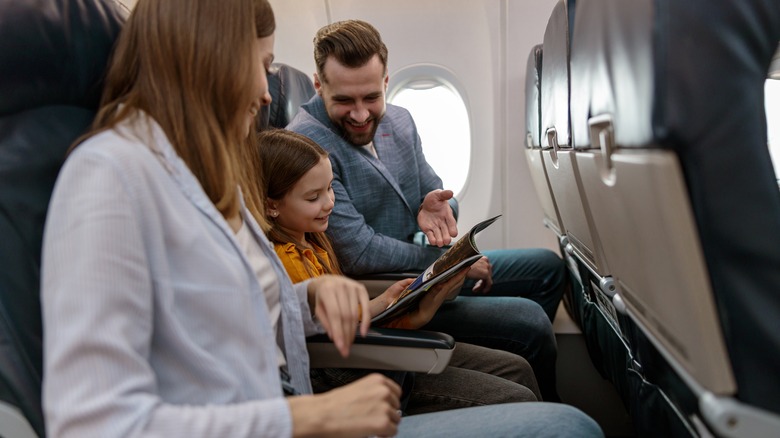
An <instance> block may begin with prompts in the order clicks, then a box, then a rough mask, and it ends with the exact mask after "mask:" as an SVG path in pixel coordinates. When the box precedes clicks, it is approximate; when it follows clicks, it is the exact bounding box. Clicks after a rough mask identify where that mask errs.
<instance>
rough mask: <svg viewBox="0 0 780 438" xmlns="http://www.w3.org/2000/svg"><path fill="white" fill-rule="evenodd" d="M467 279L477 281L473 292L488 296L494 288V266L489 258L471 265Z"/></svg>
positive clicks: (483, 258)
mask: <svg viewBox="0 0 780 438" xmlns="http://www.w3.org/2000/svg"><path fill="white" fill-rule="evenodd" d="M466 278H471V279H474V280H477V282H476V284H474V287H472V288H471V290H473V291H474V292H481V293H483V294H486V293H488V292H490V289H492V288H493V265H491V264H490V261H489V260H488V258H487V257H482V258H481V259H479V260H477V261H476V262H475V263H474V264H473V265H471V267H470V268H469V272H468V274H466Z"/></svg>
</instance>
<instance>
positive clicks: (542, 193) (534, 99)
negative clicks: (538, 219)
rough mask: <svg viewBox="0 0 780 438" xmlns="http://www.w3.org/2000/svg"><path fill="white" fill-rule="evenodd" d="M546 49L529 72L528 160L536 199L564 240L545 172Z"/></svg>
mask: <svg viewBox="0 0 780 438" xmlns="http://www.w3.org/2000/svg"><path fill="white" fill-rule="evenodd" d="M542 47H543V46H542V45H541V44H537V45H536V46H534V47H533V48H532V49H531V53H529V55H528V62H527V63H526V70H525V103H526V105H525V106H526V108H525V126H526V144H525V146H526V149H525V157H526V161H527V162H528V168H529V170H530V173H531V182H532V183H533V185H534V190H535V192H536V196H537V197H538V198H539V202H540V204H541V206H542V212H543V213H544V225H545V226H546V227H547V228H549V229H550V230H552V232H553V233H555V235H556V236H557V237H558V238H559V239H560V238H561V237H562V233H561V229H562V227H561V225H560V224H561V219H560V215H559V213H558V207H557V206H556V205H555V199H554V198H553V194H552V189H551V188H550V182H549V180H548V178H547V170H546V169H545V168H544V161H543V158H542V144H541V134H540V133H541V129H542V128H541V120H542V118H541V112H542V101H541V81H542V56H543V53H542Z"/></svg>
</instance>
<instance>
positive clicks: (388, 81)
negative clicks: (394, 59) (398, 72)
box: [385, 74, 390, 92]
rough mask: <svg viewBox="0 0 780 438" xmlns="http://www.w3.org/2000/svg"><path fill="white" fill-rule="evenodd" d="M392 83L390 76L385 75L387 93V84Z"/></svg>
mask: <svg viewBox="0 0 780 438" xmlns="http://www.w3.org/2000/svg"><path fill="white" fill-rule="evenodd" d="M388 83H390V75H387V74H386V75H385V92H387V84H388Z"/></svg>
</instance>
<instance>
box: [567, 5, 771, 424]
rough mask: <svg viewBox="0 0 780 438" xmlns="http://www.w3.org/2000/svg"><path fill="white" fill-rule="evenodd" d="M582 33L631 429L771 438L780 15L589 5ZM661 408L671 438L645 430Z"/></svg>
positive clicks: (578, 137)
mask: <svg viewBox="0 0 780 438" xmlns="http://www.w3.org/2000/svg"><path fill="white" fill-rule="evenodd" d="M702 11H706V13H702ZM575 20H576V24H575V33H574V36H573V41H572V52H571V77H572V97H571V111H572V133H573V137H574V140H573V143H574V146H575V148H577V149H578V150H579V149H582V150H583V151H584V152H585V151H587V152H586V153H583V155H582V159H580V157H578V164H579V168H580V172H581V177H582V183H583V188H584V190H585V193H586V195H587V199H588V202H589V203H590V205H591V212H592V213H593V219H594V224H595V227H596V229H597V231H598V235H599V237H600V239H601V243H602V245H603V251H604V253H605V256H606V258H607V259H608V260H609V262H610V268H611V271H612V274H613V277H614V282H615V285H616V286H617V293H616V297H619V300H618V301H619V302H621V303H622V304H623V305H624V312H625V314H627V316H628V317H629V318H630V320H631V321H632V322H633V323H634V327H631V330H629V331H627V333H626V336H627V338H629V339H630V342H629V344H630V346H631V349H632V354H633V356H634V363H635V364H636V366H634V367H633V368H631V369H629V372H630V376H631V377H632V381H631V384H632V386H633V388H634V391H639V396H640V397H639V399H638V401H637V403H638V404H639V405H641V406H642V409H641V410H640V409H637V411H640V412H642V411H643V412H644V418H638V419H637V418H635V424H636V425H637V427H638V428H639V430H640V432H642V433H646V434H652V435H675V436H676V435H681V436H684V435H691V436H697V435H711V434H714V435H716V436H770V435H773V434H776V430H777V428H778V427H780V415H778V413H780V380H779V379H777V378H776V370H775V368H776V366H777V364H778V363H780V334H779V333H778V332H777V330H775V328H776V324H775V322H776V321H777V320H778V318H780V295H778V294H777V291H778V285H780V270H778V269H777V267H778V266H780V232H778V230H780V192H778V187H777V184H776V181H775V177H774V171H773V169H772V164H771V160H770V157H769V152H768V150H767V125H766V118H765V113H764V111H765V110H764V88H763V87H764V80H765V79H766V76H767V72H768V68H769V64H770V61H771V59H772V55H773V53H774V51H775V48H776V47H777V43H778V41H780V4H779V3H777V2H773V1H764V0H746V1H743V2H725V1H724V2H709V1H706V2H705V1H703V0H692V1H688V2H678V1H675V0H641V1H634V2H623V1H620V0H581V1H580V2H579V3H578V7H577V16H576V18H575ZM588 154H590V155H588ZM645 384H649V386H646V385H645ZM652 393H654V396H653V397H654V398H655V400H649V399H646V398H645V396H646V395H650V394H652ZM661 398H663V399H665V403H664V404H666V405H669V406H670V407H671V409H672V410H673V411H674V412H673V413H674V414H675V415H668V416H666V417H665V418H666V419H667V421H669V423H668V424H663V422H659V421H658V417H657V416H656V417H655V418H653V416H651V415H648V414H649V413H650V412H651V410H652V408H653V404H654V402H657V401H658V400H659V399H661ZM666 412H667V413H669V412H670V411H669V410H668V409H667V410H666ZM674 417H676V418H677V422H674V421H673V420H674Z"/></svg>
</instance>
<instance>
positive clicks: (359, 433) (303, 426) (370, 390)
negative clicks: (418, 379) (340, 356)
mask: <svg viewBox="0 0 780 438" xmlns="http://www.w3.org/2000/svg"><path fill="white" fill-rule="evenodd" d="M400 399H401V387H399V386H398V385H397V384H396V383H395V382H393V381H392V380H390V379H388V378H387V377H385V376H383V375H381V374H370V375H368V376H366V377H363V378H362V379H360V380H357V381H355V382H352V383H350V384H348V385H345V386H342V387H341V388H337V389H334V390H332V391H328V392H326V393H324V394H319V395H313V396H312V395H308V396H300V397H289V398H287V402H288V403H289V404H290V412H291V413H292V421H293V436H296V437H302V436H323V437H366V436H374V435H376V436H394V435H395V434H396V433H397V432H398V423H399V422H400V421H401V411H400V410H399V409H400V407H401V401H400Z"/></svg>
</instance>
